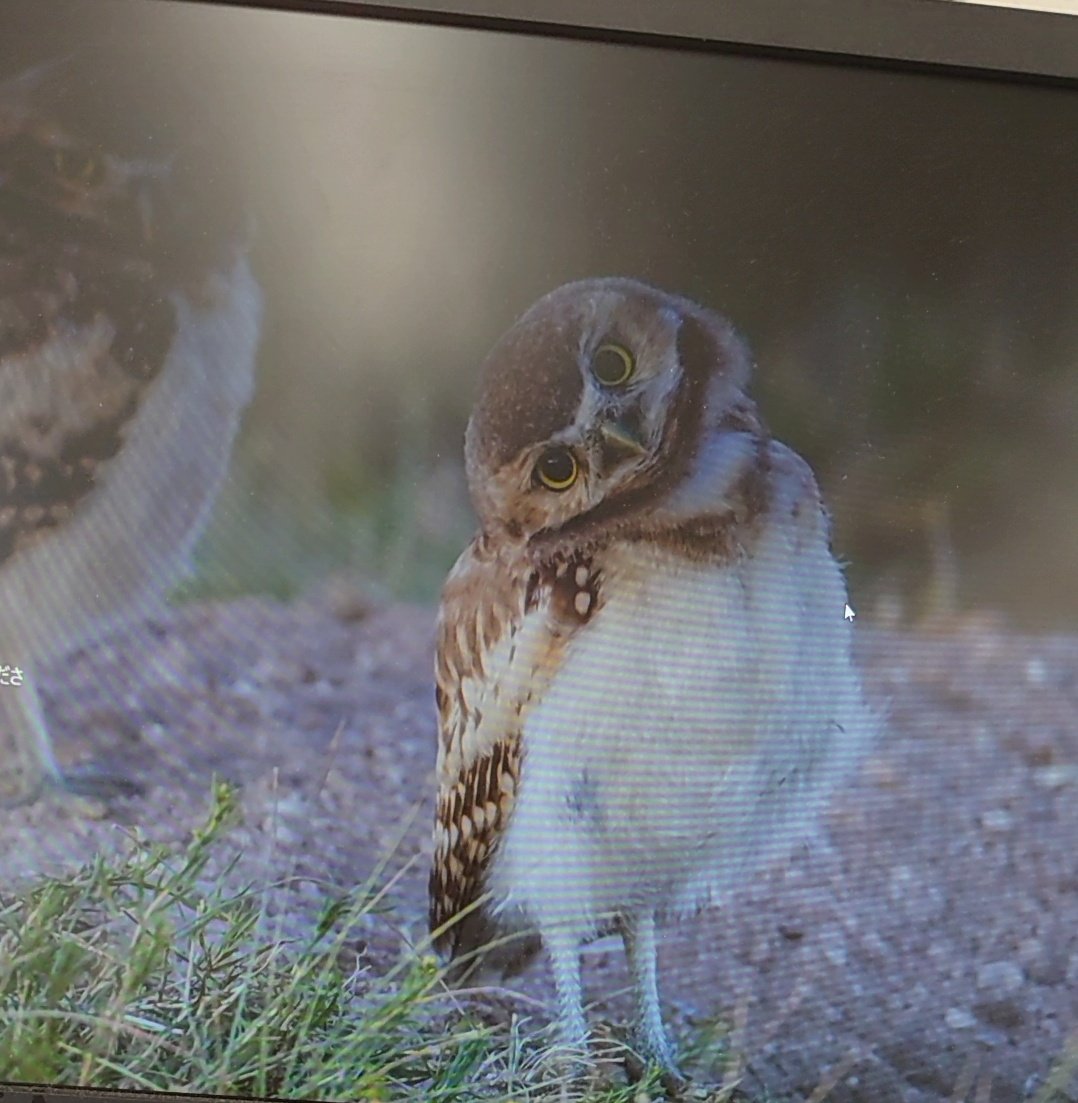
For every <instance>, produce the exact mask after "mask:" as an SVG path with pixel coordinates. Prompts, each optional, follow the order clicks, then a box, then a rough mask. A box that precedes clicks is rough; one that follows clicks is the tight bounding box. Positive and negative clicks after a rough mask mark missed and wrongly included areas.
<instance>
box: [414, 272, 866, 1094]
mask: <svg viewBox="0 0 1078 1103" xmlns="http://www.w3.org/2000/svg"><path fill="white" fill-rule="evenodd" d="M749 374H750V360H749V355H748V352H747V349H746V347H745V345H744V344H743V342H742V340H741V339H740V338H739V337H738V335H737V334H736V333H735V331H734V330H733V329H732V327H731V326H730V324H728V323H727V322H726V321H725V320H724V319H723V318H722V317H721V316H719V315H718V314H716V313H713V312H711V311H710V310H707V309H704V308H702V307H700V306H698V305H696V304H695V303H693V302H690V301H688V300H686V299H684V298H679V297H676V296H674V295H671V294H666V293H664V292H662V291H659V290H656V289H654V288H652V287H650V286H647V285H645V284H642V283H638V282H635V281H632V280H629V279H591V280H584V281H582V282H577V283H571V284H568V285H566V286H564V287H561V288H559V289H557V290H556V291H553V292H551V293H550V294H549V295H547V296H546V297H545V298H543V299H540V300H539V302H537V303H536V304H535V305H534V306H532V307H531V309H530V310H528V311H527V312H526V313H525V314H524V315H523V316H522V317H521V318H520V319H519V320H518V321H517V322H516V323H515V325H513V327H512V328H511V329H510V330H509V331H508V333H506V334H505V336H504V337H502V338H501V340H500V341H499V342H498V344H497V345H496V346H495V347H494V349H493V351H492V352H491V354H490V356H489V357H488V359H487V361H486V363H485V366H484V368H483V371H482V377H481V383H480V392H479V397H478V401H477V403H476V405H475V408H474V410H473V413H472V416H471V419H470V421H469V424H468V429H467V433H466V438H465V459H466V468H467V475H468V483H469V489H470V493H471V496H472V500H473V503H474V506H475V510H476V513H477V516H478V520H479V526H480V527H479V532H478V534H477V535H476V536H475V538H474V539H473V541H472V542H471V544H470V545H469V546H468V548H467V549H466V550H465V551H464V553H463V554H462V555H461V557H460V559H459V560H458V562H457V563H456V565H455V567H454V568H453V569H452V571H451V573H450V574H449V577H448V579H447V581H446V583H445V587H444V591H443V595H442V601H441V607H440V614H439V621H438V635H437V661H436V691H435V698H436V704H437V709H438V715H439V720H440V733H441V734H440V743H439V747H438V758H437V778H438V794H437V814H436V824H435V830H434V860H433V868H432V871H431V874H430V881H429V896H430V926H431V932H432V936H433V941H434V945H435V946H436V948H437V949H438V950H439V951H441V952H442V953H443V954H444V955H445V956H447V957H448V958H449V959H450V960H451V961H452V962H454V963H455V964H454V966H453V967H451V969H450V971H449V972H450V974H451V975H452V974H454V973H456V975H462V973H463V971H466V970H464V966H465V964H466V963H468V962H473V963H478V964H479V965H485V966H491V967H494V968H499V969H501V970H502V971H503V973H511V972H513V971H515V970H516V969H519V968H521V967H522V966H523V964H525V963H526V962H527V961H528V960H529V958H530V957H532V956H533V955H534V954H535V952H536V951H537V950H538V949H539V948H540V947H543V948H545V950H546V954H547V956H548V958H549V962H550V966H551V969H552V972H553V979H554V985H555V988H556V993H557V1009H558V1013H557V1018H558V1026H559V1029H560V1033H561V1038H562V1041H563V1042H564V1043H565V1045H566V1046H567V1047H570V1048H571V1049H572V1050H574V1051H576V1052H578V1053H580V1052H584V1053H586V1044H587V1036H588V1032H587V1024H586V1018H585V1013H584V1008H583V1001H582V990H581V973H580V957H579V951H580V948H581V946H582V945H583V944H584V943H586V942H587V941H588V940H591V939H595V938H598V937H604V936H607V935H615V934H616V935H620V939H621V941H622V942H623V944H624V948H625V952H626V954H627V958H628V965H629V971H630V975H631V978H632V985H633V990H634V994H635V995H634V1003H635V1015H634V1023H633V1037H634V1041H635V1048H636V1049H637V1051H638V1053H639V1055H640V1056H642V1057H643V1058H645V1059H646V1060H648V1061H649V1062H653V1063H656V1064H657V1065H658V1066H659V1067H660V1069H661V1070H662V1074H663V1076H664V1078H665V1080H666V1082H667V1083H668V1085H670V1084H673V1085H677V1084H680V1083H682V1077H681V1073H680V1071H679V1070H678V1067H677V1064H676V1060H675V1052H674V1048H673V1046H672V1044H671V1041H670V1039H669V1037H668V1035H667V1033H666V1030H665V1028H664V1023H663V1019H662V1016H661V1011H660V1001H659V994H658V985H657V961H656V924H657V923H661V922H663V921H665V920H666V919H667V918H668V917H678V916H683V915H686V914H688V913H692V912H695V911H696V910H697V909H700V908H702V907H704V906H706V905H708V904H711V903H721V901H722V900H723V899H724V898H726V897H728V896H729V894H730V893H731V892H732V891H734V890H735V889H737V888H738V887H739V886H740V885H743V884H745V882H746V880H747V879H748V878H750V877H752V875H753V873H754V872H755V871H757V870H759V869H760V868H761V866H762V864H763V863H765V862H768V861H769V860H775V859H777V858H779V857H781V856H782V855H784V854H785V853H787V852H788V851H789V850H790V849H791V847H792V846H793V844H794V843H795V842H796V841H797V840H800V839H803V838H805V837H806V836H808V835H809V834H810V833H811V832H812V831H813V829H814V826H816V825H817V824H818V819H819V815H820V813H821V810H822V809H823V807H824V805H825V802H826V801H827V799H828V797H829V795H830V794H831V793H832V791H833V790H834V788H835V786H836V785H837V784H838V783H839V782H840V781H841V780H842V779H843V778H844V777H845V776H847V775H848V773H849V772H850V770H851V768H852V767H853V766H854V764H855V763H856V761H857V759H858V757H859V756H860V754H861V753H862V752H863V750H864V749H865V748H866V746H867V745H868V744H869V742H870V740H871V739H872V737H873V735H874V732H875V727H876V724H875V720H874V714H873V712H872V710H871V709H870V707H869V706H868V705H867V703H866V700H865V697H864V694H863V691H862V686H861V681H860V678H859V675H858V672H857V670H856V668H855V666H854V663H853V661H852V660H851V654H850V642H851V640H850V636H851V625H850V621H849V620H848V619H847V618H846V616H845V610H846V600H847V592H846V587H845V583H844V580H843V576H842V572H841V570H840V567H839V565H838V563H837V562H836V561H835V558H834V556H833V555H832V552H831V549H830V534H829V520H828V516H827V513H826V511H825V508H824V505H823V503H822V501H821V497H820V493H819V490H818V489H817V485H816V480H815V478H814V476H813V473H812V471H811V469H810V468H809V466H808V464H807V463H806V462H805V461H804V460H803V459H801V458H800V457H799V456H798V455H797V454H796V453H795V452H794V451H792V450H791V449H790V448H788V447H786V446H785V445H784V444H782V443H780V442H779V441H777V440H775V439H773V438H772V437H771V436H769V434H768V432H767V430H766V428H765V427H764V423H763V421H762V420H761V418H760V415H759V413H758V412H757V410H756V407H755V405H754V403H753V402H752V400H751V399H750V398H749V397H748V395H747V394H746V385H747V383H748V379H749ZM718 980H719V978H716V981H718Z"/></svg>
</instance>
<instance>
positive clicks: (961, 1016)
mask: <svg viewBox="0 0 1078 1103" xmlns="http://www.w3.org/2000/svg"><path fill="white" fill-rule="evenodd" d="M943 1021H944V1022H945V1023H946V1024H947V1025H948V1026H949V1027H950V1028H951V1029H952V1030H972V1029H973V1028H974V1027H975V1026H976V1025H977V1019H976V1017H975V1016H974V1015H972V1014H971V1013H970V1012H969V1011H967V1010H966V1009H965V1008H963V1007H948V1008H947V1014H946V1015H944V1016H943Z"/></svg>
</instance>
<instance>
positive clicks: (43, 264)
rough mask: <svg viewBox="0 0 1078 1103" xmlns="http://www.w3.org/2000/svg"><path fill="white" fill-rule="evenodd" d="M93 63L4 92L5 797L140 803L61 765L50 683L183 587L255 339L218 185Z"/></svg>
mask: <svg viewBox="0 0 1078 1103" xmlns="http://www.w3.org/2000/svg"><path fill="white" fill-rule="evenodd" d="M86 63H87V62H86V59H85V58H83V57H78V58H76V59H74V60H72V59H70V58H68V59H64V60H63V61H60V62H57V63H54V64H50V65H46V66H42V67H40V68H38V69H35V70H33V71H30V72H27V73H23V74H22V75H20V76H18V77H16V78H14V79H13V80H10V81H8V82H7V83H5V84H3V85H0V663H3V664H4V665H5V666H6V667H8V668H9V669H10V670H12V671H15V670H17V672H18V678H17V679H16V684H10V683H11V679H10V677H9V679H8V680H7V683H6V684H4V685H2V686H0V738H2V739H3V740H4V741H5V747H6V749H5V750H4V752H3V754H2V756H0V787H2V788H3V790H4V795H5V800H6V802H7V803H16V802H19V801H21V800H26V799H31V798H33V797H36V796H37V795H38V794H39V793H41V792H43V791H44V790H46V789H47V788H59V789H63V790H68V791H74V792H79V793H88V794H92V795H94V796H98V795H109V794H111V793H114V792H116V791H126V790H127V789H128V788H129V786H128V785H127V782H129V781H130V780H132V779H123V778H109V777H106V776H104V775H103V774H101V773H99V772H97V773H95V772H94V771H93V770H92V769H90V770H86V771H83V772H81V773H79V772H76V771H73V772H72V773H70V774H66V775H65V774H64V773H62V772H61V770H60V768H59V766H58V764H57V762H56V759H55V757H54V755H53V751H52V746H51V743H50V739H49V734H48V729H47V726H46V723H45V719H44V717H43V714H42V709H41V705H40V702H39V698H38V695H37V692H36V690H35V681H36V679H37V676H38V672H39V671H40V669H41V668H42V666H43V665H44V664H46V663H48V662H50V661H56V660H58V659H59V658H61V657H62V656H63V655H64V654H65V653H68V652H70V651H72V650H73V649H75V648H77V647H80V646H85V645H88V644H90V643H92V642H93V641H94V640H96V639H98V638H99V637H100V636H101V635H102V634H103V633H104V632H106V631H108V630H110V629H111V628H113V627H115V626H117V625H119V624H121V623H123V622H125V621H130V620H132V619H134V618H137V617H139V616H142V615H147V614H149V613H151V612H153V610H154V606H155V605H156V604H158V603H159V602H160V601H161V600H162V598H163V596H164V594H165V592H166V591H167V590H168V589H169V587H170V586H171V585H172V584H173V583H175V582H176V581H177V580H178V578H179V576H180V574H181V573H182V571H183V570H184V569H185V567H186V565H187V562H188V558H189V555H190V552H191V549H192V545H193V543H194V541H195V539H196V538H197V536H198V535H199V532H200V530H201V529H202V527H203V524H204V522H205V520H206V518H207V513H208V510H209V508H210V506H211V504H212V502H213V500H214V497H215V494H216V492H217V490H218V488H219V486H220V484H221V481H222V476H223V475H224V472H225V469H226V465H227V463H228V459H229V455H230V451H231V447H232V443H233V438H234V436H235V434H236V430H237V425H238V422H239V418H240V414H241V412H242V410H243V409H244V407H245V405H246V404H247V402H248V400H249V398H250V395H251V390H252V385H253V371H254V362H255V352H256V345H257V340H258V333H259V328H260V316H261V294H260V291H259V287H258V284H257V282H256V280H255V278H254V276H253V274H252V271H251V268H250V265H249V263H248V260H247V259H246V256H245V248H244V240H245V237H246V223H245V220H244V216H243V214H242V210H241V207H240V205H239V204H238V202H234V203H232V204H231V205H230V204H229V202H227V201H226V200H225V198H224V197H223V196H224V193H223V191H222V190H221V189H220V188H219V187H218V186H217V184H218V183H219V179H220V177H221V170H220V169H219V168H217V169H216V170H215V169H214V168H213V167H212V166H211V167H210V169H209V171H203V170H205V168H206V166H205V165H203V170H199V169H198V168H197V167H196V163H195V161H194V160H192V159H187V160H185V158H184V154H183V153H182V151H181V150H179V149H178V148H177V147H176V146H175V145H174V144H173V141H174V139H175V138H176V132H175V131H172V130H170V129H169V128H167V127H165V126H163V125H161V126H159V125H157V123H156V121H155V119H154V118H153V117H152V105H151V104H150V103H149V91H148V86H138V87H136V86H134V85H132V84H131V83H130V82H129V83H128V84H127V85H124V84H123V83H122V82H121V83H120V84H117V81H116V79H115V78H116V76H117V74H116V73H115V72H111V71H107V70H103V69H100V68H98V69H91V70H87V69H86ZM105 89H108V90H109V91H110V93H111V98H109V97H107V96H105V95H104V90H105ZM140 93H141V94H140Z"/></svg>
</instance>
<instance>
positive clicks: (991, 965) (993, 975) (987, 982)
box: [977, 961, 1026, 997]
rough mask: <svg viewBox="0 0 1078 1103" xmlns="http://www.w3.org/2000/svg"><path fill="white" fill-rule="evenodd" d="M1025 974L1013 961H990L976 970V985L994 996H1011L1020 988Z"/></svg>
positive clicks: (1023, 982)
mask: <svg viewBox="0 0 1078 1103" xmlns="http://www.w3.org/2000/svg"><path fill="white" fill-rule="evenodd" d="M1025 981H1026V975H1025V972H1024V971H1023V970H1022V966H1021V965H1019V964H1017V962H1014V961H990V962H988V963H987V964H986V965H982V966H981V967H980V969H978V970H977V987H978V988H980V989H981V990H982V991H990V992H991V993H992V994H993V995H994V996H997V997H998V996H1013V995H1014V994H1015V993H1016V992H1020V991H1021V990H1022V985H1023V984H1025Z"/></svg>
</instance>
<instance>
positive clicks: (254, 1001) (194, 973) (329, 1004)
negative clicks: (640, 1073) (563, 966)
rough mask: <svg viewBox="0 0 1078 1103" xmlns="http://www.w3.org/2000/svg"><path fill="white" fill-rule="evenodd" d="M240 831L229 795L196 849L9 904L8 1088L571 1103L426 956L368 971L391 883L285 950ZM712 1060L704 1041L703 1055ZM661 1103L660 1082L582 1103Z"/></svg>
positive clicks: (520, 1039)
mask: <svg viewBox="0 0 1078 1103" xmlns="http://www.w3.org/2000/svg"><path fill="white" fill-rule="evenodd" d="M237 815H238V812H237V805H236V801H235V798H234V795H233V793H232V792H231V790H230V789H228V788H227V787H225V786H217V787H216V788H215V790H214V794H213V802H212V807H211V811H210V813H209V816H208V819H207V821H206V823H205V826H204V827H203V828H202V829H200V830H199V831H197V832H196V833H195V834H194V836H193V837H192V839H191V840H190V842H189V843H188V844H187V846H186V848H185V849H184V850H182V851H180V852H178V853H177V852H175V851H173V852H170V851H168V850H167V849H165V848H162V847H160V846H156V845H151V844H149V843H147V842H146V841H145V840H144V839H142V838H141V837H139V836H137V835H136V836H132V837H131V845H130V847H129V848H128V852H127V853H126V854H125V855H124V856H121V857H118V858H112V859H104V858H99V859H98V860H96V861H95V862H93V863H92V864H90V865H88V866H86V867H85V868H83V869H82V870H81V871H79V872H77V873H75V874H73V875H71V876H68V877H62V878H48V879H43V880H40V881H39V882H37V883H36V884H34V885H33V886H31V887H30V888H28V889H25V890H23V891H21V892H20V893H19V894H18V895H17V896H15V897H8V898H6V899H3V900H2V901H0V1079H2V1080H5V1081H8V1082H16V1083H30V1084H46V1083H48V1084H62V1085H70V1086H74V1085H82V1086H92V1087H94V1088H127V1089H135V1090H143V1091H170V1090H171V1091H177V1090H183V1091H191V1092H204V1093H212V1094H220V1095H244V1096H259V1097H266V1096H272V1097H278V1098H307V1099H310V1098H317V1099H325V1100H334V1099H350V1100H355V1099H381V1100H396V1099H416V1100H420V1099H422V1100H432V1101H437V1103H451V1101H456V1100H461V1101H463V1100H472V1099H495V1100H498V1099H500V1100H506V1101H507V1100H510V1099H512V1100H518V1101H520V1103H524V1101H526V1100H532V1099H536V1100H539V1099H546V1098H556V1097H563V1098H564V1097H565V1096H562V1093H561V1090H560V1088H561V1085H560V1084H559V1082H558V1080H557V1074H556V1073H555V1072H554V1071H553V1070H552V1068H551V1065H550V1062H549V1061H548V1060H544V1054H543V1048H542V1045H541V1044H540V1040H539V1039H538V1038H537V1037H536V1034H535V1031H534V1028H533V1027H531V1026H530V1024H528V1023H526V1022H524V1021H522V1020H520V1019H516V1018H514V1019H513V1020H512V1021H511V1022H510V1024H509V1025H507V1026H504V1027H492V1026H487V1025H483V1024H482V1023H480V1022H478V1021H476V1020H475V1019H474V1017H471V1016H469V1015H468V1014H467V1013H466V1012H465V1013H463V1014H460V1013H453V1008H454V999H453V997H452V996H451V995H450V994H449V992H448V991H447V989H446V988H445V986H444V984H443V983H442V979H441V975H440V972H439V969H438V967H437V965H436V963H435V960H434V958H433V957H432V956H431V955H430V954H428V953H425V952H424V948H423V947H420V948H419V950H415V951H413V950H409V949H406V948H405V949H402V951H401V953H400V955H399V957H398V959H397V960H396V961H395V962H392V963H390V964H389V965H388V966H387V967H386V968H385V969H384V971H382V973H381V975H378V976H372V975H370V973H369V972H368V971H364V970H360V969H357V965H356V962H357V957H356V954H355V951H354V946H355V944H356V941H357V939H358V937H359V933H358V932H359V929H360V928H361V927H362V926H363V924H364V922H366V923H367V924H368V926H369V923H370V917H371V916H372V915H375V914H376V913H382V912H384V911H385V910H386V908H387V905H386V898H385V891H384V890H385V886H382V888H379V887H378V885H377V884H376V880H377V878H376V879H374V880H372V881H371V883H368V884H365V885H362V886H360V887H359V888H357V889H356V890H355V891H354V892H352V893H346V894H340V893H339V892H338V893H332V892H330V891H329V890H327V894H326V902H325V904H324V906H323V907H322V910H321V913H320V915H319V917H318V920H317V923H316V924H315V925H314V929H313V930H312V931H311V933H310V934H309V935H308V936H306V937H305V938H303V939H299V940H297V939H294V938H293V939H292V940H287V939H284V938H282V937H281V936H280V934H279V933H278V932H276V931H275V930H274V927H275V923H274V920H273V919H272V918H271V917H270V916H269V915H268V913H267V911H266V909H265V906H264V894H263V893H261V892H260V891H259V890H258V889H257V888H256V887H254V886H248V887H245V888H241V889H230V888H226V887H225V885H226V883H227V882H228V881H229V880H230V878H229V877H228V876H227V874H228V872H229V867H228V865H227V862H226V865H225V868H224V870H223V871H221V867H220V861H221V858H222V855H223V854H227V830H228V827H229V826H230V824H232V823H233V822H234V821H235V819H236V817H237ZM211 870H217V871H218V872H217V873H215V874H213V875H211ZM378 876H379V877H380V876H381V874H379V875H378ZM367 929H368V928H367V927H364V931H365V932H366V930H367ZM710 1045H711V1042H710V1041H709V1040H708V1039H706V1038H704V1037H703V1036H702V1037H701V1038H700V1039H697V1041H696V1044H695V1046H694V1047H693V1053H692V1055H695V1056H696V1057H697V1058H700V1057H701V1055H702V1053H696V1052H695V1051H696V1050H701V1051H702V1050H703V1049H705V1048H707V1047H709V1046H710ZM689 1055H690V1054H687V1056H689ZM660 1094H661V1093H660V1092H659V1090H658V1088H657V1087H656V1084H655V1081H654V1080H646V1081H644V1082H643V1083H642V1084H638V1085H631V1086H630V1085H627V1084H624V1083H621V1084H616V1085H615V1086H607V1087H605V1088H603V1089H602V1090H595V1091H592V1092H590V1093H587V1092H581V1091H579V1090H573V1091H571V1092H570V1094H569V1096H568V1097H569V1098H573V1097H575V1098H580V1097H581V1096H582V1095H583V1096H584V1097H586V1098H588V1099H593V1100H595V1101H597V1103H598V1101H602V1103H639V1101H641V1100H646V1099H654V1098H659V1097H660ZM709 1098H711V1099H713V1100H723V1099H726V1098H729V1096H728V1095H724V1094H722V1093H719V1094H715V1093H713V1094H712V1095H711V1096H710V1097H709Z"/></svg>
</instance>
